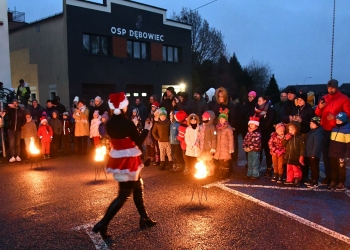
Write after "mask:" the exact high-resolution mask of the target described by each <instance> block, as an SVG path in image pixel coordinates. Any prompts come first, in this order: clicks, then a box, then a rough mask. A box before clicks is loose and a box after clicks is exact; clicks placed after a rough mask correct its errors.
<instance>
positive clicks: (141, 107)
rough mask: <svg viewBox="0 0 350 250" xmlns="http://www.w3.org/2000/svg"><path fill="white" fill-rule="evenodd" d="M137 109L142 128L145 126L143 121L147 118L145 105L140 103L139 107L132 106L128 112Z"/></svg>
mask: <svg viewBox="0 0 350 250" xmlns="http://www.w3.org/2000/svg"><path fill="white" fill-rule="evenodd" d="M135 108H137V109H138V110H139V116H140V117H141V121H142V127H143V126H144V125H145V121H146V119H147V116H148V111H147V107H146V106H145V105H143V104H142V103H140V104H139V105H136V104H135V105H134V106H133V107H132V108H131V109H130V111H131V113H132V111H133V109H135Z"/></svg>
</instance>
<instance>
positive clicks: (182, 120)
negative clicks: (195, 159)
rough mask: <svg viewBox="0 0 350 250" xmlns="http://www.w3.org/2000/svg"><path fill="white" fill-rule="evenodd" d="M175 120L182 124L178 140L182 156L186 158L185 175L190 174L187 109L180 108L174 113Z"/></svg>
mask: <svg viewBox="0 0 350 250" xmlns="http://www.w3.org/2000/svg"><path fill="white" fill-rule="evenodd" d="M174 118H175V120H176V121H177V122H178V123H179V124H180V126H179V128H178V134H177V137H176V138H177V140H178V141H179V142H180V147H181V150H182V158H183V160H184V164H185V168H184V172H183V174H184V175H187V174H189V173H190V172H189V168H188V162H187V156H186V142H185V134H186V129H187V120H186V119H187V114H186V112H185V111H183V110H180V111H178V112H177V113H176V114H175V115H174Z"/></svg>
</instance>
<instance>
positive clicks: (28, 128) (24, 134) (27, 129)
mask: <svg viewBox="0 0 350 250" xmlns="http://www.w3.org/2000/svg"><path fill="white" fill-rule="evenodd" d="M37 135H38V132H37V128H36V124H35V122H34V121H33V120H30V122H26V124H24V125H23V126H22V130H21V139H24V138H30V137H33V138H36V137H37Z"/></svg>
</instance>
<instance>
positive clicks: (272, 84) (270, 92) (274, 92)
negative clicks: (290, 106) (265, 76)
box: [265, 74, 280, 103]
mask: <svg viewBox="0 0 350 250" xmlns="http://www.w3.org/2000/svg"><path fill="white" fill-rule="evenodd" d="M265 95H266V96H267V97H268V98H269V99H270V100H271V101H272V102H273V103H275V102H276V100H277V101H278V100H279V95H280V90H279V88H278V84H277V81H276V79H275V75H274V74H272V77H271V79H270V81H269V85H267V88H266V90H265Z"/></svg>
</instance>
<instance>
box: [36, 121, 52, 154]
mask: <svg viewBox="0 0 350 250" xmlns="http://www.w3.org/2000/svg"><path fill="white" fill-rule="evenodd" d="M52 136H53V131H52V128H51V127H50V125H49V124H48V122H47V120H46V119H42V120H41V122H40V126H39V128H38V137H39V139H40V140H41V153H42V155H43V157H44V159H49V158H50V143H51V141H52Z"/></svg>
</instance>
